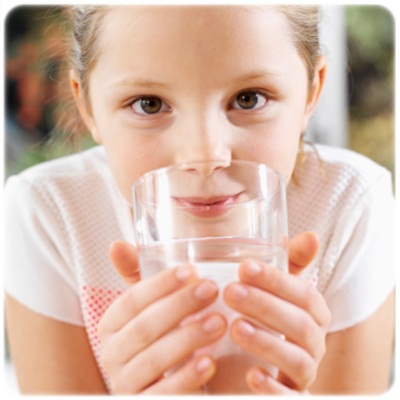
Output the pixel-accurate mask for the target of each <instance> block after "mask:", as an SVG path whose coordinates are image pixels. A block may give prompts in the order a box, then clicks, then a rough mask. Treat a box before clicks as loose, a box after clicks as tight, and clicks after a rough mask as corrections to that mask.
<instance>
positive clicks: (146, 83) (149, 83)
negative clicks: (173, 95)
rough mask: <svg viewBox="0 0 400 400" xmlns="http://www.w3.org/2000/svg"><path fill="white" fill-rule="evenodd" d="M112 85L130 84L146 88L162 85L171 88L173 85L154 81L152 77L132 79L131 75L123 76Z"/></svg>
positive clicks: (124, 85)
mask: <svg viewBox="0 0 400 400" xmlns="http://www.w3.org/2000/svg"><path fill="white" fill-rule="evenodd" d="M111 85H112V86H123V87H126V86H130V87H133V86H134V87H144V88H153V87H162V88H166V89H169V88H170V87H171V86H169V85H168V84H166V83H164V82H158V81H153V80H151V79H132V78H130V77H128V78H123V79H121V80H118V81H115V82H111Z"/></svg>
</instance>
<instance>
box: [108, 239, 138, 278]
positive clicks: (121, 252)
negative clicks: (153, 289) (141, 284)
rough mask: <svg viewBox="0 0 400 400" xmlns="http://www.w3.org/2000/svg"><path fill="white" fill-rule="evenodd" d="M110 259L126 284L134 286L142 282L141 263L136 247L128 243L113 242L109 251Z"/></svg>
mask: <svg viewBox="0 0 400 400" xmlns="http://www.w3.org/2000/svg"><path fill="white" fill-rule="evenodd" d="M108 254H109V257H110V259H111V261H112V263H113V264H114V267H115V269H116V270H117V271H118V273H119V274H120V275H121V277H122V278H123V279H124V281H125V282H126V283H128V284H129V285H133V284H134V283H136V282H138V281H139V280H140V271H139V261H138V256H137V250H136V248H135V246H133V245H131V244H130V243H128V242H124V241H116V242H113V243H112V244H111V246H110V249H109V252H108Z"/></svg>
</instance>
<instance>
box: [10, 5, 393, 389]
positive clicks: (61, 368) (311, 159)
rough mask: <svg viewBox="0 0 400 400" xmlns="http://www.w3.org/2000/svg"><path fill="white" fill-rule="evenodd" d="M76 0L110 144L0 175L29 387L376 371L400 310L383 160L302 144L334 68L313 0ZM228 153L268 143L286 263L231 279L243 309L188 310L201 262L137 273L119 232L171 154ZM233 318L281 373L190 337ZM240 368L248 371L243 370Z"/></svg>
mask: <svg viewBox="0 0 400 400" xmlns="http://www.w3.org/2000/svg"><path fill="white" fill-rule="evenodd" d="M72 12H73V13H72V14H73V23H74V25H73V36H72V45H73V48H72V50H73V51H72V54H73V61H74V65H73V68H72V69H71V74H70V82H71V87H72V91H73V94H74V96H75V99H76V103H77V107H78V109H79V111H80V114H81V116H82V118H83V120H84V122H85V124H86V126H87V127H88V129H89V130H90V132H91V134H92V136H93V138H94V139H95V141H96V142H97V143H99V145H100V146H98V147H96V148H94V149H91V150H89V151H86V152H83V153H81V154H76V155H73V156H70V157H66V158H63V159H59V160H56V161H51V162H49V163H46V164H43V165H41V166H38V167H35V168H31V169H29V170H27V171H25V172H23V173H22V174H20V175H19V176H15V177H12V178H11V179H9V181H8V182H7V189H6V217H7V245H6V248H7V250H8V256H7V271H6V290H7V303H6V306H7V326H8V335H9V341H10V348H11V354H12V357H13V361H14V364H15V367H16V371H17V375H18V379H19V384H20V387H21V390H22V391H23V392H25V393H107V392H112V393H116V394H118V393H121V394H122V393H123V394H127V393H145V394H178V393H198V392H201V390H202V387H203V385H204V384H207V385H210V386H209V387H211V388H212V387H214V388H216V389H215V392H218V393H228V392H235V393H245V392H247V393H264V394H295V393H326V394H333V393H380V392H383V391H385V390H386V389H387V388H388V381H389V371H390V360H391V354H392V341H393V324H394V313H393V288H394V278H393V259H392V255H393V230H392V220H393V199H392V191H391V184H390V182H391V180H390V176H389V174H388V172H387V171H386V170H384V169H383V168H381V167H379V166H378V165H376V164H374V163H373V162H371V161H369V160H367V159H365V158H364V157H362V156H360V155H356V154H354V153H351V152H349V151H346V150H339V149H333V148H328V147H324V146H316V150H317V151H314V150H312V149H303V150H302V146H301V135H302V132H304V131H305V129H306V127H307V124H308V121H309V119H310V116H311V114H312V112H313V110H314V108H315V106H316V104H317V101H318V98H319V95H320V92H321V90H322V87H323V83H324V76H325V71H326V63H325V58H324V57H322V55H321V54H320V52H319V45H318V27H317V24H318V18H319V17H318V9H317V8H315V7H305V6H260V7H259V6H237V7H235V6H223V7H222V6H219V7H210V6H196V7H188V6H182V7H150V6H142V7H96V6H91V7H87V6H86V7H84V6H79V7H76V8H74V9H73V10H72ZM299 148H300V153H299V154H300V155H301V157H298V150H299ZM234 159H239V160H250V161H258V162H265V163H267V164H269V165H270V166H272V167H273V168H274V169H276V170H278V171H279V172H280V173H281V174H282V175H283V176H284V177H285V178H286V181H287V196H288V209H289V226H290V233H291V236H292V237H294V239H293V240H292V241H291V244H290V272H291V273H290V274H284V273H282V272H280V271H278V270H275V269H273V268H270V267H268V265H264V264H262V263H261V262H259V261H257V260H251V261H246V262H243V263H242V264H241V265H240V267H239V277H240V281H239V282H235V283H232V284H231V285H229V286H228V287H227V288H226V289H225V291H224V293H223V296H224V299H225V301H226V303H227V304H228V305H229V306H230V307H232V308H233V309H235V310H236V311H238V312H239V313H240V314H241V315H242V317H241V318H238V319H236V320H235V321H234V322H233V323H232V324H231V326H229V327H227V324H226V322H225V320H224V318H223V316H222V315H220V314H218V313H212V314H209V315H206V316H204V317H203V318H202V319H201V320H199V321H195V322H192V323H190V324H187V325H185V326H180V322H181V321H182V320H183V319H185V318H186V317H188V316H189V315H190V314H193V313H194V312H196V311H199V310H201V309H203V308H205V307H206V306H208V305H209V304H211V303H212V302H213V301H214V300H215V299H216V296H217V293H218V288H217V286H216V285H215V283H213V282H211V281H207V280H201V279H199V278H198V277H197V276H196V266H195V265H194V266H191V265H182V266H179V267H177V268H175V269H170V270H167V271H165V272H164V273H161V274H160V275H158V276H155V277H154V278H150V279H148V280H145V281H141V280H140V274H139V272H138V271H139V266H138V263H137V257H136V250H135V247H134V246H132V245H130V244H129V243H127V242H132V241H133V235H132V215H131V208H130V203H131V194H130V190H131V187H132V184H133V182H134V181H135V180H136V179H137V178H138V177H140V176H141V175H143V174H144V173H145V172H147V171H149V170H152V169H156V168H159V167H162V166H166V165H169V164H176V163H182V162H191V161H213V162H215V163H216V165H217V164H218V163H219V162H220V163H223V164H224V165H226V164H227V163H228V164H229V162H230V160H234ZM293 177H294V178H295V179H294V178H293ZM304 231H313V232H315V233H303V234H301V232H304ZM318 238H319V239H318ZM119 239H122V240H119ZM112 242H113V243H112ZM111 243H112V244H111ZM319 243H320V245H319ZM110 244H111V247H110ZM318 247H319V252H318V254H316V253H317V250H318ZM108 249H109V256H110V259H111V261H112V264H113V266H114V267H115V268H113V267H112V265H111V263H110V261H108V256H107V252H108ZM314 286H315V287H316V288H314ZM171 310H173V311H171ZM265 326H266V327H269V328H272V329H274V330H276V331H278V332H279V333H281V334H283V335H284V336H285V338H286V339H285V340H280V339H279V338H276V337H275V336H273V335H271V334H269V333H268V331H266V330H265V329H263V328H262V327H265ZM177 327H179V329H176V328H177ZM226 330H229V334H230V335H231V337H232V340H234V341H235V342H236V343H237V344H238V345H240V346H241V347H242V348H243V349H245V350H246V351H249V352H251V353H254V354H256V355H257V356H259V357H261V358H262V359H263V360H265V361H266V362H269V363H271V364H273V365H274V366H276V367H277V368H278V369H279V374H278V376H276V377H274V376H272V375H269V374H268V373H267V371H265V370H264V369H262V368H260V367H259V366H257V365H253V366H250V367H248V368H246V370H245V371H241V370H240V368H239V372H238V376H233V377H231V378H232V379H231V380H227V379H226V377H223V376H222V375H220V374H219V371H218V366H217V365H216V363H215V360H214V359H213V358H212V355H207V354H205V355H202V356H191V355H192V354H193V353H194V352H195V350H196V349H198V348H201V347H204V346H205V345H207V344H209V343H212V342H214V341H216V340H218V339H219V338H221V337H222V335H223V334H224V333H225V331H226ZM176 365H179V367H178V368H175V369H173V371H174V372H173V373H171V374H165V372H166V371H168V370H171V368H172V367H174V366H176ZM239 375H240V376H239ZM240 377H245V381H244V380H243V382H245V384H244V386H239V387H232V386H231V383H232V381H237V380H239V378H240Z"/></svg>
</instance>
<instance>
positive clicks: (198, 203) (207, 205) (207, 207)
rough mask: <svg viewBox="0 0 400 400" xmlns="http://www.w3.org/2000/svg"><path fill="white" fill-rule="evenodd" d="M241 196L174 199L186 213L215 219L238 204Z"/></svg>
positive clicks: (238, 194)
mask: <svg viewBox="0 0 400 400" xmlns="http://www.w3.org/2000/svg"><path fill="white" fill-rule="evenodd" d="M241 194H242V192H241V193H237V194H235V195H231V196H215V197H211V198H200V197H186V198H180V197H174V200H175V201H176V202H177V203H178V205H179V206H180V207H182V208H183V209H185V211H188V212H190V213H191V214H193V215H195V216H197V217H203V218H214V217H219V216H221V215H223V214H225V213H226V212H227V211H228V210H229V209H230V208H231V206H232V205H233V204H235V203H237V201H238V198H239V196H240V195H241Z"/></svg>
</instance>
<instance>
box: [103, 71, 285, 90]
mask: <svg viewBox="0 0 400 400" xmlns="http://www.w3.org/2000/svg"><path fill="white" fill-rule="evenodd" d="M283 75H284V74H283V73H280V72H276V71H271V70H258V71H253V72H250V73H247V74H244V75H238V76H234V77H229V78H228V80H227V81H228V82H250V81H260V80H264V79H276V78H279V77H281V76H283ZM110 86H113V87H136V88H146V89H148V88H163V89H166V90H170V89H171V88H172V86H171V85H169V84H167V83H164V82H161V81H155V80H152V79H143V78H134V77H124V78H122V79H120V80H116V81H114V82H113V81H111V82H110Z"/></svg>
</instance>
